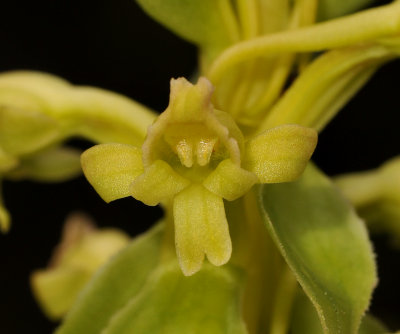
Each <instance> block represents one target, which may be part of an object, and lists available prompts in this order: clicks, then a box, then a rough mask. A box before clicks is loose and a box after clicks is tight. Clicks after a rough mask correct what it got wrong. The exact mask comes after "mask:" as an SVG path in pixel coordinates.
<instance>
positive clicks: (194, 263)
mask: <svg viewBox="0 0 400 334" xmlns="http://www.w3.org/2000/svg"><path fill="white" fill-rule="evenodd" d="M174 222H175V244H176V251H177V256H178V260H179V264H180V266H181V268H182V271H183V273H184V274H185V275H186V276H190V275H193V274H194V273H196V272H197V271H199V270H200V268H201V265H202V263H203V259H204V255H205V254H206V255H207V258H208V260H209V261H210V262H211V263H212V264H214V265H216V266H220V265H223V264H225V263H226V262H228V260H229V259H230V257H231V253H232V244H231V239H230V236H229V229H228V223H227V220H226V216H225V209H224V203H223V200H222V198H221V197H219V196H217V195H214V194H213V193H211V192H209V191H208V190H207V189H205V188H204V187H203V186H201V185H197V184H196V185H191V186H190V187H188V188H186V189H185V190H184V191H182V192H181V193H179V194H178V195H177V196H176V197H175V199H174Z"/></svg>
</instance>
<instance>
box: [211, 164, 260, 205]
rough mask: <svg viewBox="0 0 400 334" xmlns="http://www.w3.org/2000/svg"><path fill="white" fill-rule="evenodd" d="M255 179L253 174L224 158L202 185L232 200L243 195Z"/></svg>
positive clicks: (255, 181)
mask: <svg viewBox="0 0 400 334" xmlns="http://www.w3.org/2000/svg"><path fill="white" fill-rule="evenodd" d="M257 181H258V179H257V176H256V175H255V174H253V173H251V172H248V171H247V170H244V169H243V168H240V167H239V166H238V165H236V164H235V163H233V162H232V160H230V159H226V160H224V161H222V162H221V163H220V164H219V165H218V167H217V168H216V169H215V170H214V171H213V172H212V173H211V174H210V175H209V176H208V177H207V178H206V179H205V180H204V182H203V186H204V187H205V188H206V189H208V190H209V191H211V192H212V193H214V194H216V195H218V196H220V197H223V198H225V199H227V200H228V201H233V200H235V199H237V198H239V197H240V196H243V195H244V194H245V193H246V192H247V191H249V190H250V188H251V187H252V186H253V185H254V184H255V183H257Z"/></svg>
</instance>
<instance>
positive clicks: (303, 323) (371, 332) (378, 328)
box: [290, 291, 389, 334]
mask: <svg viewBox="0 0 400 334" xmlns="http://www.w3.org/2000/svg"><path fill="white" fill-rule="evenodd" d="M290 327H291V330H290V333H291V334H323V333H324V332H323V330H322V327H321V323H320V321H319V319H318V314H317V312H316V311H315V308H314V307H313V305H312V303H311V302H310V300H309V299H308V298H307V296H306V295H305V294H304V293H302V292H301V291H299V293H298V295H297V298H296V301H295V303H294V306H293V311H292V321H291V324H290ZM384 333H389V331H388V329H387V328H386V327H385V326H384V325H383V324H382V323H381V322H380V321H379V320H377V319H375V318H374V317H373V316H371V315H369V314H366V315H365V316H364V317H363V319H362V321H361V326H360V329H359V331H358V334H384Z"/></svg>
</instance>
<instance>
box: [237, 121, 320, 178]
mask: <svg viewBox="0 0 400 334" xmlns="http://www.w3.org/2000/svg"><path fill="white" fill-rule="evenodd" d="M317 138H318V135H317V133H316V132H315V131H314V130H313V129H310V128H305V127H302V126H299V125H294V124H293V125H292V124H285V125H281V126H277V127H275V128H272V129H270V130H267V131H265V132H263V133H261V134H260V135H258V136H256V137H255V138H253V139H251V140H249V141H248V142H247V143H246V151H245V156H244V158H243V168H245V169H247V170H249V171H250V172H253V173H254V174H256V175H257V177H258V178H259V182H260V183H277V182H289V181H293V180H296V179H297V178H298V177H299V176H300V175H301V174H302V173H303V171H304V168H305V167H306V165H307V162H308V161H309V159H310V158H311V155H312V153H313V152H314V149H315V146H316V145H317Z"/></svg>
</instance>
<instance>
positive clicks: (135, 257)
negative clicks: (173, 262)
mask: <svg viewBox="0 0 400 334" xmlns="http://www.w3.org/2000/svg"><path fill="white" fill-rule="evenodd" d="M162 235H163V233H162V225H161V224H159V225H157V226H156V227H154V228H153V229H152V230H150V231H149V232H147V233H146V234H144V235H143V236H140V237H138V238H136V239H135V240H134V241H133V242H132V243H131V244H130V245H129V246H127V247H126V248H125V249H124V250H122V251H121V252H120V253H119V254H118V255H116V256H115V257H114V258H113V259H112V260H111V261H110V262H108V264H106V265H105V266H104V267H103V268H102V269H100V270H99V271H98V272H97V274H96V275H95V277H94V278H93V279H92V280H91V281H90V282H89V284H88V285H87V286H86V288H85V289H84V291H83V292H82V294H81V295H80V297H79V298H78V301H77V302H76V304H75V305H74V306H73V308H72V309H71V311H70V312H69V313H68V315H67V318H66V319H65V321H64V323H63V324H62V325H61V326H60V327H59V328H58V330H57V333H58V334H76V333H85V334H98V333H100V331H101V330H102V329H103V328H105V326H106V325H107V324H108V322H109V321H110V319H111V317H112V316H113V315H115V313H116V312H118V310H120V309H121V308H122V307H123V306H124V305H125V304H126V303H127V302H128V301H129V300H130V299H131V298H133V297H134V296H135V295H136V294H137V293H138V292H139V291H140V289H141V288H142V286H143V284H145V282H146V280H147V278H148V276H149V274H150V273H151V272H152V270H153V269H154V268H155V266H156V265H157V263H158V261H159V250H160V245H161V240H162Z"/></svg>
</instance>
